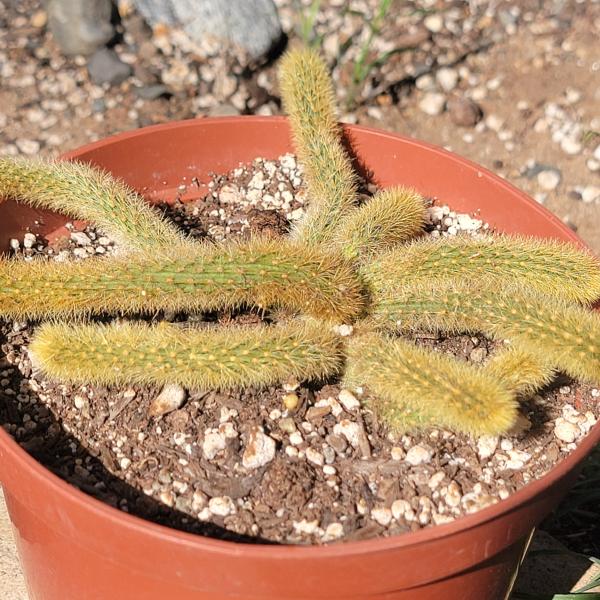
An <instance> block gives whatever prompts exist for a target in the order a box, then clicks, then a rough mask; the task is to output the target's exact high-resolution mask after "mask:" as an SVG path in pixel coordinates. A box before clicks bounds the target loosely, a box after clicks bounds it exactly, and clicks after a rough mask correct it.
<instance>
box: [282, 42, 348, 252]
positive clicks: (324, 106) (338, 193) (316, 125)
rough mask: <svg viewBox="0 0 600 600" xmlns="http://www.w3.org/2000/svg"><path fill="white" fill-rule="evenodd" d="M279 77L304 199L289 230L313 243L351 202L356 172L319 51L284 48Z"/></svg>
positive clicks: (329, 229) (325, 235) (330, 233)
mask: <svg viewBox="0 0 600 600" xmlns="http://www.w3.org/2000/svg"><path fill="white" fill-rule="evenodd" d="M279 81H280V87H281V93H282V97H283V103H284V106H285V109H286V112H287V113H288V116H289V120H290V125H291V128H292V135H293V138H294V145H295V148H296V152H297V154H298V157H299V159H300V162H301V163H302V164H303V166H304V169H305V172H306V182H307V187H308V196H309V199H310V206H309V208H308V211H307V214H306V216H305V218H304V219H303V221H302V222H301V223H300V225H299V227H298V229H297V230H296V231H295V233H294V235H295V237H296V238H298V239H301V240H303V241H305V242H307V243H309V244H318V243H320V242H324V241H327V240H329V239H331V237H332V236H333V235H334V233H335V232H336V229H337V225H338V223H339V221H340V219H341V218H342V216H343V215H344V213H346V212H347V211H348V210H350V209H351V208H352V207H353V206H354V205H355V202H356V193H357V176H356V173H355V172H354V170H353V168H352V163H351V161H350V158H349V156H348V154H347V152H346V150H345V149H344V147H343V146H342V143H341V129H340V126H339V124H338V122H337V115H336V107H335V94H334V91H333V87H332V84H331V80H330V78H329V74H328V72H327V67H326V65H325V64H324V62H323V61H322V60H321V59H320V58H319V55H318V54H317V53H316V52H315V51H313V50H309V49H300V50H292V51H290V52H288V53H287V54H286V55H285V56H284V58H283V59H282V61H281V67H280V71H279Z"/></svg>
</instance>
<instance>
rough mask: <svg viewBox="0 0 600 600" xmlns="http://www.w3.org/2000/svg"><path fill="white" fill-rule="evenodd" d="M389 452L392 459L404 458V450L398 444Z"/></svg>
mask: <svg viewBox="0 0 600 600" xmlns="http://www.w3.org/2000/svg"><path fill="white" fill-rule="evenodd" d="M390 454H391V455H392V460H402V459H403V458H404V450H403V449H402V448H400V446H393V447H392V450H391V452H390Z"/></svg>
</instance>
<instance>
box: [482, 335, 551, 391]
mask: <svg viewBox="0 0 600 600" xmlns="http://www.w3.org/2000/svg"><path fill="white" fill-rule="evenodd" d="M483 368H484V370H485V371H487V372H489V373H491V374H492V375H493V376H494V377H496V378H497V379H499V380H500V381H502V383H503V385H504V386H505V387H507V388H508V389H509V390H511V391H514V392H515V393H517V394H529V393H532V392H535V391H536V390H539V389H540V388H542V387H544V386H545V385H548V384H549V383H550V382H551V381H552V378H553V376H554V374H555V369H554V368H553V367H552V364H551V363H550V362H549V361H548V359H547V358H546V357H545V356H544V355H543V354H542V352H540V353H537V354H534V353H533V352H532V351H529V352H527V351H526V350H524V349H523V348H521V347H514V346H510V347H508V348H504V349H502V350H501V351H499V352H497V353H496V354H494V355H493V356H492V357H491V358H490V360H489V361H488V362H487V363H486V365H485V366H484V367H483Z"/></svg>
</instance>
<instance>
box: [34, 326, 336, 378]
mask: <svg viewBox="0 0 600 600" xmlns="http://www.w3.org/2000/svg"><path fill="white" fill-rule="evenodd" d="M30 352H31V355H32V357H33V360H34V363H35V364H37V365H38V366H39V367H41V368H42V369H43V371H44V372H46V373H47V374H48V375H50V376H51V377H55V378H57V379H59V380H61V381H68V382H72V383H90V382H92V383H97V384H102V385H112V384H122V385H128V384H131V383H142V384H159V385H163V384H166V383H178V384H180V385H183V386H186V387H190V388H196V389H198V388H199V389H211V388H239V387H247V386H264V385H271V384H276V383H281V382H283V381H286V380H288V379H289V378H290V377H297V378H299V379H320V378H322V377H326V376H329V375H334V374H336V373H337V372H339V370H340V368H341V365H342V353H341V347H340V341H339V337H338V336H336V335H334V334H333V333H332V332H330V331H328V330H327V329H326V328H323V327H322V325H321V324H310V323H293V324H287V325H286V324H284V325H281V326H274V327H248V328H244V327H235V328H233V327H232V328H219V329H213V328H208V329H200V330H194V329H186V328H182V327H178V326H176V325H166V324H160V325H157V326H150V325H147V324H145V323H127V324H122V325H97V324H96V325H65V324H50V323H48V324H45V325H42V326H41V327H40V329H39V330H38V332H37V334H36V336H35V339H34V340H33V342H32V344H31V346H30Z"/></svg>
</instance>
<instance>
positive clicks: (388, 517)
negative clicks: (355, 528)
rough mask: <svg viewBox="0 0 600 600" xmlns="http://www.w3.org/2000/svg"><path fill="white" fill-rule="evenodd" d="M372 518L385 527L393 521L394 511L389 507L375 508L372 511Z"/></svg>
mask: <svg viewBox="0 0 600 600" xmlns="http://www.w3.org/2000/svg"><path fill="white" fill-rule="evenodd" d="M371 519H373V521H375V522H377V523H379V524H380V525H382V526H383V527H387V526H388V525H389V524H390V523H391V522H392V511H391V510H390V509H389V508H385V507H382V508H374V509H373V510H372V511H371Z"/></svg>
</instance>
